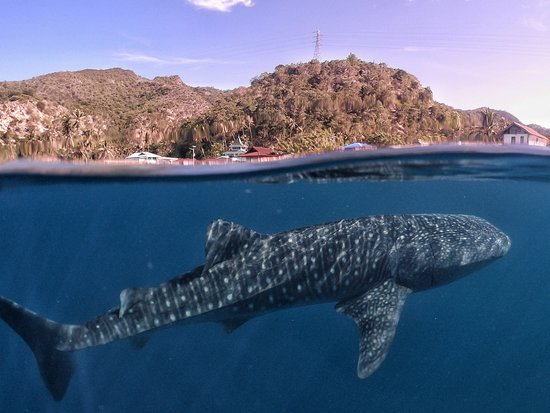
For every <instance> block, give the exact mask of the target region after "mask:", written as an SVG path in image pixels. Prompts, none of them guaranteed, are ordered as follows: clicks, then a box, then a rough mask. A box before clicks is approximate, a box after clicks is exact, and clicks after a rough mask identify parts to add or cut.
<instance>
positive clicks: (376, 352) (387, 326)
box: [336, 280, 412, 379]
mask: <svg viewBox="0 0 550 413" xmlns="http://www.w3.org/2000/svg"><path fill="white" fill-rule="evenodd" d="M411 292H412V291H411V290H410V289H408V288H406V287H402V286H400V285H397V284H396V283H395V282H394V281H393V280H387V281H385V282H383V283H382V284H380V285H378V286H377V287H375V288H373V289H371V290H369V291H367V292H366V293H365V294H363V295H361V296H359V297H356V298H353V299H351V300H348V301H344V302H342V303H338V304H337V305H336V310H337V311H338V312H340V313H344V314H347V315H349V316H350V317H351V318H353V319H354V320H355V322H356V323H357V325H358V326H359V334H360V344H359V362H358V364H357V375H358V376H359V377H360V378H362V379H364V378H366V377H368V376H370V375H371V374H372V373H373V372H374V371H375V370H376V369H377V368H378V366H380V364H381V363H382V362H383V361H384V359H385V358H386V355H387V354H388V350H389V347H390V345H391V343H392V341H393V337H394V336H395V329H396V328H397V323H398V322H399V316H400V314H401V309H402V308H403V304H404V303H405V299H406V298H407V296H408V295H409V294H410V293H411Z"/></svg>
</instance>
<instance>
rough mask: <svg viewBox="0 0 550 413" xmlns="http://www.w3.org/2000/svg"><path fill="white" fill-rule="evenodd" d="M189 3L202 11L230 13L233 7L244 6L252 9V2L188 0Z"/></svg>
mask: <svg viewBox="0 0 550 413" xmlns="http://www.w3.org/2000/svg"><path fill="white" fill-rule="evenodd" d="M187 2H188V3H191V4H193V5H195V6H196V7H199V8H201V9H207V10H214V11H225V12H227V11H230V10H231V9H232V8H233V7H235V6H238V5H243V6H246V7H252V6H253V5H254V3H252V0H187Z"/></svg>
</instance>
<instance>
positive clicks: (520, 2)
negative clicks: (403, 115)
mask: <svg viewBox="0 0 550 413" xmlns="http://www.w3.org/2000/svg"><path fill="white" fill-rule="evenodd" d="M2 5H3V7H2V9H3V10H2V17H3V18H2V41H1V42H0V56H2V58H1V59H0V80H22V79H28V78H31V77H33V76H38V75H41V74H45V73H50V72H55V71H65V70H80V69H85V68H97V69H105V68H110V67H123V68H127V69H131V70H133V71H135V72H136V73H138V74H139V75H141V76H145V77H147V78H153V77H155V76H164V75H172V74H177V75H179V76H180V77H181V78H182V80H183V81H184V82H185V83H187V84H189V85H193V86H214V87H218V88H224V89H227V88H233V87H237V86H246V85H248V84H249V82H250V79H251V78H253V77H254V76H256V75H258V74H260V73H262V72H266V71H272V70H273V69H274V68H275V66H277V65H278V64H286V63H298V62H306V61H309V60H311V58H312V57H313V52H314V46H315V44H314V43H315V31H316V30H317V29H318V30H320V32H321V42H322V44H321V60H331V59H343V58H345V57H346V56H347V55H348V54H349V53H350V52H353V53H355V54H356V55H357V56H358V57H359V58H361V59H363V60H366V61H374V62H384V63H387V64H388V65H389V66H392V67H400V68H402V69H405V70H407V71H408V72H410V73H412V74H414V75H416V76H417V77H418V78H419V79H420V81H421V82H422V84H423V85H424V86H430V87H431V89H432V91H433V92H434V97H435V99H436V100H438V101H440V102H442V103H446V104H449V105H451V106H454V107H457V108H460V109H473V108H477V107H481V106H490V107H492V108H495V109H504V110H508V111H510V112H511V113H513V114H515V115H516V116H518V117H519V118H520V119H521V120H522V121H523V122H525V123H539V124H542V125H544V126H547V127H550V105H549V104H548V98H549V97H550V76H549V72H550V71H549V68H550V0H337V1H336V0H334V1H328V0H325V1H321V0H317V1H315V0H95V1H84V0H82V1H80V0H73V1H67V0H47V1H45V0H23V1H22V0H2Z"/></svg>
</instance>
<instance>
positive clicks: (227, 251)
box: [204, 219, 270, 271]
mask: <svg viewBox="0 0 550 413" xmlns="http://www.w3.org/2000/svg"><path fill="white" fill-rule="evenodd" d="M269 237H270V236H269V235H262V234H260V233H258V232H256V231H254V230H251V229H249V228H246V227H243V226H242V225H239V224H235V223H233V222H228V221H223V220H221V219H218V220H216V221H213V222H212V223H211V224H210V225H209V226H208V229H207V231H206V245H205V251H206V262H205V263H204V269H205V271H206V270H208V269H210V268H211V267H213V266H214V265H216V264H218V263H220V262H222V261H225V260H228V259H231V258H233V257H234V256H235V254H236V253H237V252H238V251H241V250H244V249H246V248H247V246H248V245H252V244H253V243H254V242H256V241H258V240H260V239H266V238H269Z"/></svg>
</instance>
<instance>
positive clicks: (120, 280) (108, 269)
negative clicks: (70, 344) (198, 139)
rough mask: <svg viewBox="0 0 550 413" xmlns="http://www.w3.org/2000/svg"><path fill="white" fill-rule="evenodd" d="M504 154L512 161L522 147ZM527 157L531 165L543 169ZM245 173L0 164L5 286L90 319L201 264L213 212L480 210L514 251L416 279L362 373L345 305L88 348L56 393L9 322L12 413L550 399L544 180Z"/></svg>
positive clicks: (7, 394)
mask: <svg viewBox="0 0 550 413" xmlns="http://www.w3.org/2000/svg"><path fill="white" fill-rule="evenodd" d="M436 155H437V154H436ZM458 157H459V159H464V160H467V159H468V155H467V154H459V156H458ZM433 159H436V160H437V156H435V158H434V155H433V154H432V157H431V158H430V160H429V161H430V162H432V161H433ZM498 162H500V164H501V165H504V167H505V168H504V171H506V167H507V166H508V167H509V168H510V169H513V168H514V157H513V156H511V157H507V158H499V159H498ZM522 162H523V163H525V162H524V161H522ZM533 162H534V163H533V165H536V167H533V168H531V170H532V169H537V168H540V167H541V166H540V165H541V163H540V162H541V161H540V159H537V160H534V161H533ZM549 162H550V161H549ZM527 165H528V162H527ZM326 166H327V165H326V162H325V164H324V166H323V167H326ZM329 166H330V163H329ZM465 168H467V166H465ZM478 168H479V167H478ZM483 168H484V167H483V166H482V167H481V169H479V170H478V173H479V174H482V173H483V172H484V171H483ZM525 170H527V169H525ZM267 175H269V173H267ZM262 176H263V177H265V176H266V173H265V171H264V172H263V175H262ZM250 178H251V176H247V178H246V179H240V178H239V177H233V178H231V179H217V178H211V179H184V180H178V179H162V178H159V179H155V180H132V179H116V178H115V179H109V180H102V179H93V180H86V179H84V180H70V179H64V178H63V177H61V178H60V177H56V178H55V179H53V178H51V177H48V176H45V177H41V178H40V179H30V180H25V179H23V180H19V179H18V178H17V177H13V176H11V177H10V176H9V174H8V175H4V176H3V177H0V295H3V296H6V297H9V298H11V299H13V300H15V301H17V302H19V303H21V304H23V305H24V306H26V307H28V308H30V309H32V310H33V311H36V312H38V313H40V314H42V315H44V316H47V317H48V318H51V319H54V320H56V321H61V322H65V323H75V324H78V323H82V322H83V321H85V320H88V319H90V318H92V317H94V316H96V315H98V314H101V313H103V312H105V311H106V310H107V309H109V308H112V307H114V306H116V305H117V304H118V300H119V293H120V291H121V290H122V289H124V288H126V287H132V286H134V287H138V286H153V285H156V284H158V283H160V282H162V281H165V280H167V279H169V278H172V277H174V276H176V275H178V274H180V273H183V272H184V271H186V270H189V269H191V268H193V267H194V266H196V265H198V264H201V263H202V262H204V240H205V229H206V226H207V225H208V223H209V222H210V221H212V220H214V219H218V218H222V219H226V220H230V221H234V222H237V223H240V224H242V225H245V226H247V227H250V228H253V229H255V230H257V231H260V232H265V233H273V232H280V231H284V230H287V229H292V228H296V227H302V226H307V225H312V224H317V223H323V222H327V221H333V220H340V219H343V218H354V217H359V216H365V215H371V214H402V213H461V214H473V215H478V216H481V217H483V218H485V219H487V220H488V221H490V222H491V223H493V224H494V225H496V226H497V227H499V228H500V229H502V230H503V231H504V232H506V233H507V234H508V235H509V236H510V238H511V239H512V248H511V250H510V252H509V254H508V255H507V256H506V257H505V258H503V259H501V260H498V261H496V262H494V263H492V264H491V265H489V266H488V267H486V268H484V269H482V270H480V271H478V272H477V273H475V274H473V275H471V276H469V277H466V278H464V279H461V280H459V281H457V282H455V283H452V284H449V285H446V286H443V287H441V288H437V289H433V290H429V291H425V292H420V293H416V294H412V295H411V296H410V297H409V298H408V299H407V302H406V304H405V308H404V311H403V313H402V316H401V320H400V323H399V326H398V328H397V334H396V337H395V340H394V343H393V345H392V347H391V349H390V353H389V355H388V357H387V359H386V361H385V362H384V363H383V364H382V365H381V367H380V368H379V370H378V371H376V372H375V373H374V374H373V375H372V376H371V377H369V378H367V379H365V380H360V379H358V378H357V375H356V363H357V355H358V332H357V328H356V326H355V324H354V322H353V321H352V320H351V319H349V318H347V317H345V316H342V315H340V314H337V313H336V312H335V311H334V306H333V304H326V305H317V306H308V307H299V308H295V309H291V310H285V311H279V312H274V313H270V314H268V315H266V316H262V317H259V318H256V319H253V320H251V321H249V322H248V323H246V324H245V325H244V326H242V327H241V328H239V329H238V330H236V331H235V332H233V333H232V334H226V333H225V332H224V331H223V329H222V328H220V326H218V325H215V324H196V325H191V326H185V327H181V328H177V327H176V328H172V329H167V330H162V331H160V332H158V333H157V334H155V336H154V337H153V338H152V339H151V340H150V342H149V343H148V344H147V345H146V346H145V348H143V349H141V350H139V351H136V350H134V349H132V347H131V346H130V344H129V343H128V342H127V341H122V342H116V343H113V344H110V345H107V346H101V347H96V348H92V349H87V350H83V351H80V352H78V354H76V360H77V361H76V365H77V369H76V372H75V375H74V377H73V379H72V382H71V384H70V386H69V389H68V391H67V394H66V396H65V398H64V399H63V400H62V401H61V402H54V401H53V400H52V398H51V396H50V395H49V393H48V392H47V390H46V388H45V386H44V385H43V383H42V381H41V379H40V375H39V373H38V369H37V367H36V362H35V360H34V357H33V355H32V353H31V351H30V350H29V349H28V347H27V346H26V345H25V344H24V342H23V341H22V340H21V339H20V338H19V337H18V336H17V335H16V334H15V333H14V332H13V331H12V330H11V329H9V328H8V327H7V326H6V325H5V324H3V323H0V346H1V348H2V351H0V384H1V389H2V391H1V392H0V409H1V411H5V412H27V411H28V412H37V411H40V412H75V411H81V412H121V411H133V412H150V411H159V412H227V413H229V412H259V411H262V412H277V413H281V412H356V411H368V412H441V411H445V412H465V411H467V412H518V411H529V412H547V411H549V410H550V392H549V391H548V385H549V384H550V357H548V354H549V352H550V331H549V326H550V324H549V322H548V318H549V314H550V277H549V268H550V253H549V246H550V243H549V242H548V240H549V239H550V219H549V212H550V182H545V181H544V180H534V179H529V174H525V176H524V179H506V174H505V173H501V176H500V179H496V180H477V179H469V180H456V179H453V176H452V175H449V176H445V177H442V178H440V179H433V180H430V179H428V180H388V181H368V180H357V181H347V182H346V181H338V180H332V181H331V180H327V181H324V182H312V181H301V180H295V181H294V183H291V184H286V183H262V182H255V181H254V179H250ZM252 178H253V176H252Z"/></svg>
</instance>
